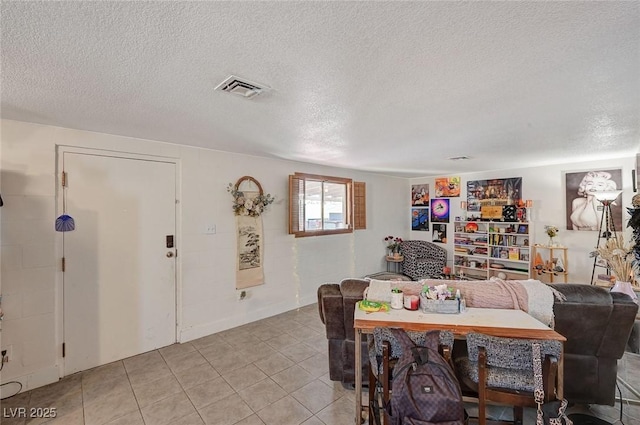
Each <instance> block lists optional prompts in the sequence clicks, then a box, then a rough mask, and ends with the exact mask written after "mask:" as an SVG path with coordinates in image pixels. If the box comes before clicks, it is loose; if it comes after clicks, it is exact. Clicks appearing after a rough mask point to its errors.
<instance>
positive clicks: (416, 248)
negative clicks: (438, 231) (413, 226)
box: [400, 240, 447, 280]
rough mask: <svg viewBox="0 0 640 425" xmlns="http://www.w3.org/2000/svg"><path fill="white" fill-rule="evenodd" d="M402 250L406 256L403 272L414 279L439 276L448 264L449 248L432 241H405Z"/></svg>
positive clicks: (401, 245)
mask: <svg viewBox="0 0 640 425" xmlns="http://www.w3.org/2000/svg"><path fill="white" fill-rule="evenodd" d="M400 252H401V253H402V255H403V256H404V261H403V262H402V272H403V273H404V274H406V275H407V276H409V277H410V278H411V279H413V280H420V279H424V278H427V277H430V278H435V277H438V276H440V275H441V274H442V269H443V268H444V266H446V265H447V250H446V249H444V248H442V247H440V246H438V245H435V244H432V243H431V242H427V241H419V240H410V241H403V242H401V243H400Z"/></svg>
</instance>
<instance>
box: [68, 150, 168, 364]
mask: <svg viewBox="0 0 640 425" xmlns="http://www.w3.org/2000/svg"><path fill="white" fill-rule="evenodd" d="M62 162H63V164H62V166H63V168H64V171H65V172H66V176H67V178H66V180H67V186H66V187H65V188H64V189H63V192H64V198H65V201H66V212H67V214H69V215H70V216H71V217H73V218H74V220H75V224H76V228H75V230H73V231H70V232H65V233H64V234H63V235H64V236H63V238H64V242H63V244H64V257H65V269H66V270H65V272H64V273H63V290H64V296H63V299H64V309H63V310H64V318H63V321H64V343H65V358H64V364H65V367H64V374H65V375H69V374H71V373H74V372H77V371H80V370H86V369H89V368H92V367H95V366H98V365H102V364H105V363H109V362H112V361H115V360H119V359H123V358H125V357H129V356H132V355H135V354H139V353H143V352H146V351H149V350H153V349H155V348H158V347H163V346H167V345H170V344H172V343H174V342H175V341H176V283H175V282H176V278H175V263H176V257H175V253H176V251H175V248H167V240H166V238H167V235H175V231H176V223H175V222H176V220H175V217H176V202H175V200H176V164H175V163H171V162H160V161H151V160H140V159H134V158H127V157H117V156H107V155H96V154H84V153H75V152H64V153H62Z"/></svg>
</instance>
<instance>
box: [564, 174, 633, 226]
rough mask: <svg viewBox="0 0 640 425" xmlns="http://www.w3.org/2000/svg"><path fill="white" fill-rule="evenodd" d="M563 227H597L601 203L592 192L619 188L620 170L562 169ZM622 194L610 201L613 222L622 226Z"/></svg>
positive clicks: (620, 182) (600, 213)
mask: <svg viewBox="0 0 640 425" xmlns="http://www.w3.org/2000/svg"><path fill="white" fill-rule="evenodd" d="M565 178H566V200H565V202H566V216H567V230H587V231H589V230H591V231H594V230H595V231H597V230H598V229H599V228H600V222H601V220H602V214H603V206H602V203H601V202H600V201H598V200H597V199H596V198H595V196H594V194H593V192H599V191H605V190H618V189H622V170H621V169H617V170H591V171H581V172H571V173H566V175H565ZM621 198H622V196H618V199H617V200H616V201H615V202H614V203H613V204H611V214H612V216H613V225H614V227H615V229H616V231H621V230H624V228H623V227H622V199H621Z"/></svg>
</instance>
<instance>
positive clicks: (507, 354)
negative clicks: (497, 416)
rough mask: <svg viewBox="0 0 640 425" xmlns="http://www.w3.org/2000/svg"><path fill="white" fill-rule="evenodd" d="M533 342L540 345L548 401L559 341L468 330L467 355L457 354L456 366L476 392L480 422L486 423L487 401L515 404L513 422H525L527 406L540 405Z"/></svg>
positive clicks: (552, 398) (552, 384)
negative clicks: (524, 411)
mask: <svg viewBox="0 0 640 425" xmlns="http://www.w3.org/2000/svg"><path fill="white" fill-rule="evenodd" d="M533 343H539V344H540V346H541V357H542V359H541V360H542V365H543V366H542V375H543V388H544V394H545V401H550V400H554V399H555V397H556V391H555V390H556V386H555V385H556V375H557V370H558V359H559V358H560V354H561V352H562V343H561V342H560V341H552V340H531V339H519V338H501V337H495V336H490V335H484V334H479V333H469V334H467V353H468V356H463V357H460V358H456V359H455V367H456V372H457V374H458V378H459V379H460V381H462V384H464V386H466V387H468V388H470V389H472V390H473V391H475V392H477V395H478V424H479V425H485V424H486V421H487V418H486V404H487V401H494V402H498V403H503V404H507V405H510V406H513V419H514V420H513V422H514V424H522V418H523V408H524V407H536V406H537V405H536V402H535V399H534V378H533V349H532V344H533Z"/></svg>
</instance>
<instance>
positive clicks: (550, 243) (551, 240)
mask: <svg viewBox="0 0 640 425" xmlns="http://www.w3.org/2000/svg"><path fill="white" fill-rule="evenodd" d="M554 246H556V244H555V242H554V241H553V236H549V247H554Z"/></svg>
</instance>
